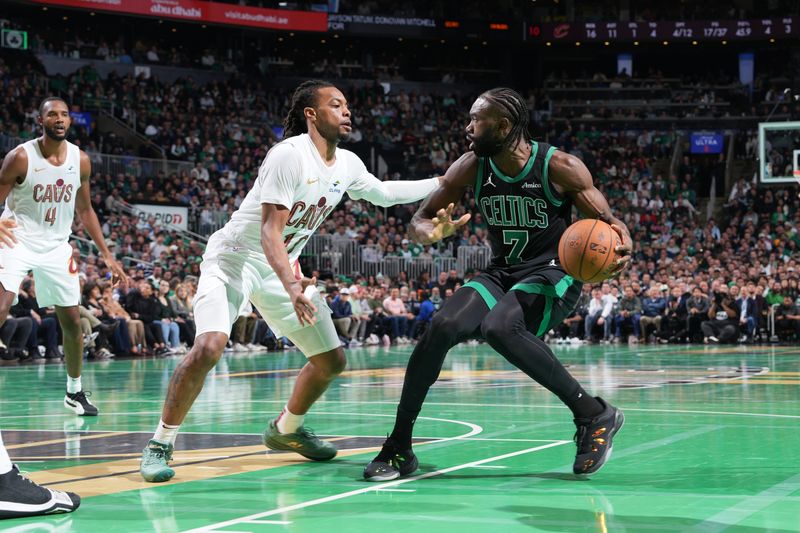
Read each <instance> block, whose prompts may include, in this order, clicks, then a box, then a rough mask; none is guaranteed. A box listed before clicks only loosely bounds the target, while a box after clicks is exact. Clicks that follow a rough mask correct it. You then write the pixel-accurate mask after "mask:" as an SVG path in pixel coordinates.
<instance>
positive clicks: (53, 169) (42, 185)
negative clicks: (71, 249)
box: [2, 139, 81, 253]
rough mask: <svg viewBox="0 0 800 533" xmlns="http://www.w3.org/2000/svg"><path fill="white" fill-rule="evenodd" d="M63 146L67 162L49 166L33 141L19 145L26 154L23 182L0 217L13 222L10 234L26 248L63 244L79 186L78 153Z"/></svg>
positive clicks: (37, 248)
mask: <svg viewBox="0 0 800 533" xmlns="http://www.w3.org/2000/svg"><path fill="white" fill-rule="evenodd" d="M64 142H66V143H67V159H66V160H65V161H64V164H63V165H61V166H58V167H57V166H54V165H52V164H51V163H50V162H49V161H48V160H47V159H46V158H45V157H44V156H43V155H42V151H41V149H40V148H39V142H38V141H37V140H36V139H33V140H31V141H28V142H26V143H24V144H23V145H22V148H23V149H24V150H25V153H27V154H28V172H27V173H26V174H25V181H23V182H22V183H17V184H15V185H14V187H13V188H12V189H11V192H10V193H9V195H8V198H7V199H6V208H5V211H3V215H2V218H13V219H15V220H16V222H17V229H16V230H15V231H14V235H15V236H16V237H17V240H19V241H20V242H22V243H24V244H25V245H26V246H27V247H28V248H29V249H31V250H33V251H38V252H42V253H44V252H47V251H49V250H52V249H54V248H56V247H57V246H59V245H61V244H63V243H65V242H67V240H68V239H69V235H70V233H71V232H72V221H73V219H74V217H75V197H76V196H77V194H78V189H79V188H80V186H81V154H80V149H79V148H78V147H77V146H75V145H74V144H72V143H70V142H68V141H64Z"/></svg>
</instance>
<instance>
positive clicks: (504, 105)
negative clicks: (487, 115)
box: [481, 87, 531, 149]
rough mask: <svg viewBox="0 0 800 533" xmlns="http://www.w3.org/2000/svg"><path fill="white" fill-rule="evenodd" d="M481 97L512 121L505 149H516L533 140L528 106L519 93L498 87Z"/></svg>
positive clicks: (504, 143) (504, 141) (505, 141)
mask: <svg viewBox="0 0 800 533" xmlns="http://www.w3.org/2000/svg"><path fill="white" fill-rule="evenodd" d="M481 97H483V98H485V99H486V100H488V101H489V102H491V104H492V105H493V106H494V107H496V108H497V109H498V110H499V111H500V113H501V114H502V115H503V116H505V117H506V118H507V119H508V120H510V121H511V131H509V132H508V135H507V136H506V138H505V139H504V140H503V149H506V148H514V147H516V145H517V143H519V142H520V141H527V140H528V139H530V138H531V136H530V132H529V131H528V123H529V120H530V119H529V114H528V105H527V104H526V103H525V100H524V99H523V98H522V96H521V95H520V94H519V93H518V92H517V91H515V90H513V89H509V88H507V87H498V88H496V89H490V90H488V91H486V92H485V93H483V94H482V95H481Z"/></svg>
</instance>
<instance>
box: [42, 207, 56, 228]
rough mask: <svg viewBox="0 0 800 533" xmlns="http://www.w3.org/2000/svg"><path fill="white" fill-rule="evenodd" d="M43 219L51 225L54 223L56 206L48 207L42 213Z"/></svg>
mask: <svg viewBox="0 0 800 533" xmlns="http://www.w3.org/2000/svg"><path fill="white" fill-rule="evenodd" d="M44 221H45V222H49V223H50V225H51V226H52V225H53V224H55V223H56V208H55V207H48V208H47V211H46V212H45V214H44Z"/></svg>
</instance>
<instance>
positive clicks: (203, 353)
mask: <svg viewBox="0 0 800 533" xmlns="http://www.w3.org/2000/svg"><path fill="white" fill-rule="evenodd" d="M225 342H226V339H225V336H224V335H220V336H207V335H201V336H200V337H198V338H197V340H196V341H195V343H194V346H193V347H192V349H191V351H190V352H189V353H188V354H187V356H186V357H189V358H191V360H192V362H193V363H194V364H197V365H200V366H203V367H207V368H212V367H214V365H216V364H217V362H218V361H219V360H220V358H221V357H222V354H223V352H224V351H225Z"/></svg>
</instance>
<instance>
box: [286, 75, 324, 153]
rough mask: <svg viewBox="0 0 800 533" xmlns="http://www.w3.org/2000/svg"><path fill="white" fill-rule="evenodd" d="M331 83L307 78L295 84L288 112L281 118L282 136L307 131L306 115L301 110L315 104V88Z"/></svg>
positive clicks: (287, 136) (291, 135) (292, 135)
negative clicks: (295, 87)
mask: <svg viewBox="0 0 800 533" xmlns="http://www.w3.org/2000/svg"><path fill="white" fill-rule="evenodd" d="M333 86H334V85H333V84H332V83H329V82H327V81H324V80H308V81H304V82H303V83H301V84H300V85H298V86H297V89H295V90H294V94H292V105H291V107H290V108H289V113H288V114H287V115H286V118H285V119H283V138H284V139H286V138H289V137H294V136H295V135H300V134H301V133H306V132H308V125H307V124H306V116H305V114H304V113H303V110H304V109H305V108H307V107H314V106H315V105H316V104H317V89H321V88H323V87H333Z"/></svg>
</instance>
